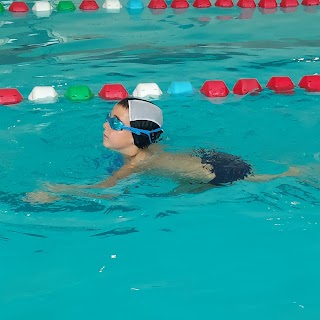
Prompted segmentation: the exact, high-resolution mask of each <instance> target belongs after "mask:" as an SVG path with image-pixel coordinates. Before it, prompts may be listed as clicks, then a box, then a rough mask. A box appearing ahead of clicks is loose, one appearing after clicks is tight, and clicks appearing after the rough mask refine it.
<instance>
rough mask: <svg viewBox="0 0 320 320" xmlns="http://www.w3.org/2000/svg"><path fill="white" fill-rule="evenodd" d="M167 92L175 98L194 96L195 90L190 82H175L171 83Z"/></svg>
mask: <svg viewBox="0 0 320 320" xmlns="http://www.w3.org/2000/svg"><path fill="white" fill-rule="evenodd" d="M167 92H168V93H169V94H170V95H173V96H181V95H184V96H191V95H193V94H194V89H193V87H192V84H191V83H190V82H188V81H181V82H178V81H175V82H171V84H170V87H169V88H168V91H167Z"/></svg>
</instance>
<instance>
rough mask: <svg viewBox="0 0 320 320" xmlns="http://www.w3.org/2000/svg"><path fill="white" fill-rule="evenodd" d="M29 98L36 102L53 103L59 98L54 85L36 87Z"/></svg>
mask: <svg viewBox="0 0 320 320" xmlns="http://www.w3.org/2000/svg"><path fill="white" fill-rule="evenodd" d="M28 99H29V100H30V101H34V102H41V103H52V102H56V101H57V100H58V93H57V91H56V90H55V89H54V88H53V87H45V86H43V87H40V86H38V87H34V88H33V89H32V91H31V92H30V94H29V96H28Z"/></svg>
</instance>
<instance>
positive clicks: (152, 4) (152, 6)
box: [148, 0, 168, 9]
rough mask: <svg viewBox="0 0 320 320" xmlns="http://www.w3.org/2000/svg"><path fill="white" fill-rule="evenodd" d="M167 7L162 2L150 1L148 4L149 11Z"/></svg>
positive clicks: (157, 0)
mask: <svg viewBox="0 0 320 320" xmlns="http://www.w3.org/2000/svg"><path fill="white" fill-rule="evenodd" d="M167 7H168V6H167V4H166V2H165V1H164V0H151V1H150V2H149V4H148V8H150V9H166V8H167Z"/></svg>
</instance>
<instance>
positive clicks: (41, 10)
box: [32, 1, 53, 18]
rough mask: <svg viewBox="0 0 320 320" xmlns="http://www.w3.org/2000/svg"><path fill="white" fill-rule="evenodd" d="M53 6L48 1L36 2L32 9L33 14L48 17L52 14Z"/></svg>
mask: <svg viewBox="0 0 320 320" xmlns="http://www.w3.org/2000/svg"><path fill="white" fill-rule="evenodd" d="M52 10H53V6H52V5H51V3H50V2H48V1H36V2H35V4H34V5H33V7H32V11H33V13H34V14H35V15H36V16H37V17H39V18H43V17H49V16H50V15H51V13H52Z"/></svg>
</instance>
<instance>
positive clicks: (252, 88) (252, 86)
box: [232, 79, 262, 95]
mask: <svg viewBox="0 0 320 320" xmlns="http://www.w3.org/2000/svg"><path fill="white" fill-rule="evenodd" d="M232 90H233V93H235V94H239V95H244V94H247V93H251V92H260V91H261V90H262V87H261V85H260V83H259V82H258V80H257V79H240V80H238V81H237V82H236V84H235V85H234V87H233V89H232Z"/></svg>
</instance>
